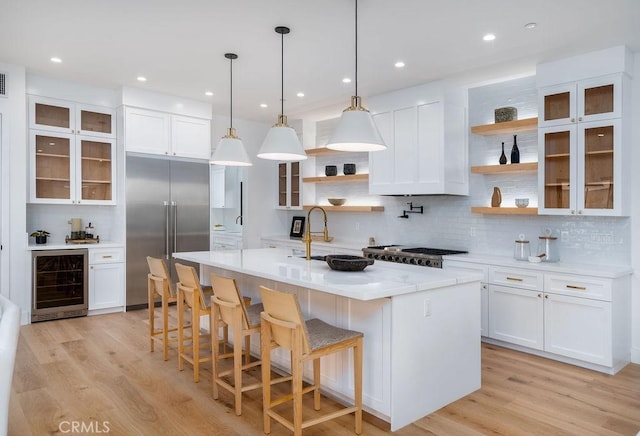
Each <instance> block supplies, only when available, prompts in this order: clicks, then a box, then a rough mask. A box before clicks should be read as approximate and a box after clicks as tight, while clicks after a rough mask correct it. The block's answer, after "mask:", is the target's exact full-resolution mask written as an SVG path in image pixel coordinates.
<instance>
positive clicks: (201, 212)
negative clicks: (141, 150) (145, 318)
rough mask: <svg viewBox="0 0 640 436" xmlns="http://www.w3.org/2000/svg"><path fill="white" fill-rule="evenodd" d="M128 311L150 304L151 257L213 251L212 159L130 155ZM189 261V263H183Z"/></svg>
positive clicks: (128, 157) (173, 272) (168, 263)
mask: <svg viewBox="0 0 640 436" xmlns="http://www.w3.org/2000/svg"><path fill="white" fill-rule="evenodd" d="M126 165H127V169H126V198H127V208H126V214H127V217H126V221H127V310H132V309H142V308H145V307H147V302H148V297H147V274H148V273H149V267H148V265H147V256H152V257H159V258H163V259H166V261H167V266H168V267H169V271H170V272H171V275H172V282H173V283H175V282H176V281H177V280H176V277H175V274H176V272H175V268H174V266H173V264H174V260H173V259H172V257H171V253H173V252H176V251H201V250H209V211H210V209H209V164H208V163H207V162H204V163H199V162H185V161H177V160H169V159H155V158H147V157H140V156H127V162H126ZM183 263H184V262H183Z"/></svg>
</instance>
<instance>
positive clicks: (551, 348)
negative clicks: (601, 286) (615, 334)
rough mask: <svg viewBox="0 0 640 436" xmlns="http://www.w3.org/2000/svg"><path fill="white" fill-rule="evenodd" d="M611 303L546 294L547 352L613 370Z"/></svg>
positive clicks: (545, 339)
mask: <svg viewBox="0 0 640 436" xmlns="http://www.w3.org/2000/svg"><path fill="white" fill-rule="evenodd" d="M611 321H612V319H611V303H610V302H608V301H597V300H590V299H588V298H577V297H567V296H565V295H555V294H545V296H544V349H545V351H548V352H550V353H555V354H559V355H561V356H567V357H572V358H574V359H580V360H584V361H586V362H592V363H596V364H600V365H605V366H611V365H612V364H613V360H612V356H613V353H612V345H613V344H612V336H611V334H612V323H611Z"/></svg>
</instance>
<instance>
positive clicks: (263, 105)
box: [260, 103, 269, 107]
mask: <svg viewBox="0 0 640 436" xmlns="http://www.w3.org/2000/svg"><path fill="white" fill-rule="evenodd" d="M260 107H269V105H268V104H266V103H260Z"/></svg>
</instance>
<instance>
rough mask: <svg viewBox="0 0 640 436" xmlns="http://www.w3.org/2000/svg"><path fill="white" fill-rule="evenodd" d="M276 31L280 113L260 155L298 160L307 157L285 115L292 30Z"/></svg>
mask: <svg viewBox="0 0 640 436" xmlns="http://www.w3.org/2000/svg"><path fill="white" fill-rule="evenodd" d="M275 31H276V33H278V34H279V35H280V52H281V70H280V71H281V76H280V115H279V116H278V122H277V123H276V124H274V125H273V127H271V129H269V132H268V133H267V136H266V138H264V142H263V143H262V147H260V152H259V153H258V157H259V158H262V159H270V160H279V161H298V160H304V159H306V158H307V155H306V153H305V152H304V148H302V144H300V140H299V139H298V135H297V134H296V131H295V130H293V129H292V128H291V127H289V126H288V125H287V117H286V116H285V115H284V35H286V34H288V33H289V32H290V31H291V30H290V29H289V28H288V27H284V26H278V27H276V28H275Z"/></svg>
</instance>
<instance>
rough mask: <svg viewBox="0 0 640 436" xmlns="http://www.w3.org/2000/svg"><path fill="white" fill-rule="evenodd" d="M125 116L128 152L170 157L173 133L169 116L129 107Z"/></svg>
mask: <svg viewBox="0 0 640 436" xmlns="http://www.w3.org/2000/svg"><path fill="white" fill-rule="evenodd" d="M124 116H125V147H126V150H127V151H135V152H138V153H149V154H162V155H169V141H170V137H169V135H170V133H171V117H170V115H169V114H167V113H164V112H156V111H150V110H146V109H138V108H132V107H127V108H125V115H124Z"/></svg>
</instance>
